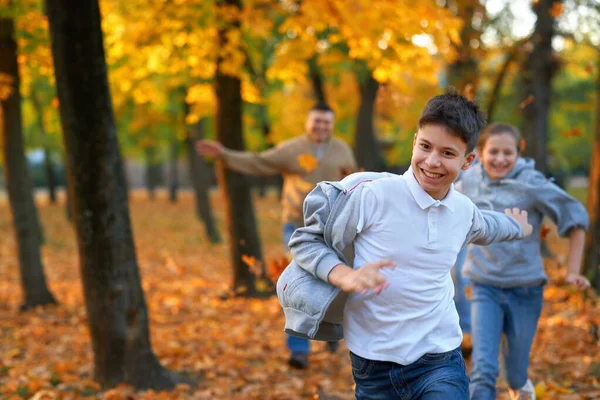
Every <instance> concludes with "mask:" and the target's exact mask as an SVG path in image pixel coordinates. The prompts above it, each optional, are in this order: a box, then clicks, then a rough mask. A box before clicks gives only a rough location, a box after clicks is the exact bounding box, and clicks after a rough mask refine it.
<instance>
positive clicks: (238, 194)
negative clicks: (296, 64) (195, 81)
mask: <svg viewBox="0 0 600 400" xmlns="http://www.w3.org/2000/svg"><path fill="white" fill-rule="evenodd" d="M224 3H225V4H227V5H229V6H232V7H236V8H238V9H239V8H241V1H240V0H225V1H224ZM232 25H233V28H237V27H239V21H238V22H237V23H236V22H234V23H233V24H232ZM228 29H229V27H227V26H225V27H222V28H221V29H220V30H219V34H218V40H219V47H222V46H223V45H225V43H226V41H227V32H228ZM220 63H221V60H218V64H217V72H216V76H215V92H216V98H217V124H216V125H217V140H218V141H219V142H221V143H222V144H223V145H224V146H225V147H227V148H230V149H234V150H243V149H244V139H243V132H242V96H241V82H240V80H239V79H238V78H237V77H234V76H228V75H225V74H224V73H223V72H222V71H221V68H220ZM217 178H218V180H219V185H220V187H221V189H222V192H223V203H224V205H225V216H226V225H227V231H228V234H229V253H230V261H231V265H232V267H233V287H232V289H233V290H234V292H235V293H236V294H240V295H247V296H259V295H262V294H263V293H261V291H260V290H259V289H258V288H257V285H256V282H257V277H256V276H255V275H254V274H253V273H252V272H251V271H250V268H249V266H248V265H247V264H246V263H245V262H244V260H243V259H244V258H246V259H248V258H250V259H252V258H253V259H255V260H257V261H258V262H262V250H261V244H260V239H259V236H258V231H257V229H256V219H255V216H254V207H253V204H252V197H251V193H250V186H249V184H248V180H247V179H246V177H245V176H244V175H241V174H239V173H237V172H233V171H231V170H229V169H227V167H226V166H225V165H224V163H223V162H222V161H218V162H217Z"/></svg>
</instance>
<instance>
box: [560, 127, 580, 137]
mask: <svg viewBox="0 0 600 400" xmlns="http://www.w3.org/2000/svg"><path fill="white" fill-rule="evenodd" d="M582 132H583V129H582V128H581V127H578V128H573V129H569V130H566V131H564V132H563V133H562V136H563V137H566V138H568V137H579V136H581V133H582Z"/></svg>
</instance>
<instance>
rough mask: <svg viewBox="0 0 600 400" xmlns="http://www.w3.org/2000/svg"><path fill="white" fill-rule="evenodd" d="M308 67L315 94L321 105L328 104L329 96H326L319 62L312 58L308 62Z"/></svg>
mask: <svg viewBox="0 0 600 400" xmlns="http://www.w3.org/2000/svg"><path fill="white" fill-rule="evenodd" d="M308 67H309V71H310V80H311V82H312V87H313V92H314V93H315V97H316V98H317V102H319V103H327V96H326V95H325V85H324V84H323V78H322V75H321V71H320V70H319V66H318V65H317V61H316V60H315V59H314V58H312V59H311V60H309V61H308Z"/></svg>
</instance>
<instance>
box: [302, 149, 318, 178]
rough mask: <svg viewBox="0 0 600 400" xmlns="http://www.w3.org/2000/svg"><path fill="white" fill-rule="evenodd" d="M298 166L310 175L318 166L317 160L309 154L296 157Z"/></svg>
mask: <svg viewBox="0 0 600 400" xmlns="http://www.w3.org/2000/svg"><path fill="white" fill-rule="evenodd" d="M298 164H300V166H301V167H302V169H303V170H305V171H306V172H307V173H309V174H310V173H311V172H313V171H314V170H315V169H317V167H318V166H319V160H318V159H317V158H316V157H314V156H312V155H311V154H300V155H299V156H298Z"/></svg>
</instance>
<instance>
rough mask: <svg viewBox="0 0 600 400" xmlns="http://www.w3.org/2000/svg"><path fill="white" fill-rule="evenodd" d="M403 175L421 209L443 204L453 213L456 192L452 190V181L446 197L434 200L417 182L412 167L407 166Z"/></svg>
mask: <svg viewBox="0 0 600 400" xmlns="http://www.w3.org/2000/svg"><path fill="white" fill-rule="evenodd" d="M403 176H404V179H405V180H406V182H407V183H408V188H409V189H410V193H411V194H412V196H413V198H414V199H415V201H416V202H417V204H418V205H419V207H421V209H422V210H425V209H427V208H429V207H431V206H433V205H443V206H445V207H446V208H447V209H449V210H450V211H451V212H452V213H454V209H455V208H456V205H457V194H456V191H455V190H454V183H453V184H451V185H450V189H449V190H448V193H447V194H446V197H444V198H443V199H442V200H436V199H434V198H433V197H431V196H430V195H429V193H427V192H426V191H425V190H423V188H422V187H421V185H419V182H418V181H417V178H415V175H414V173H413V170H412V167H409V168H408V170H406V172H405V173H404V175H403Z"/></svg>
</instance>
